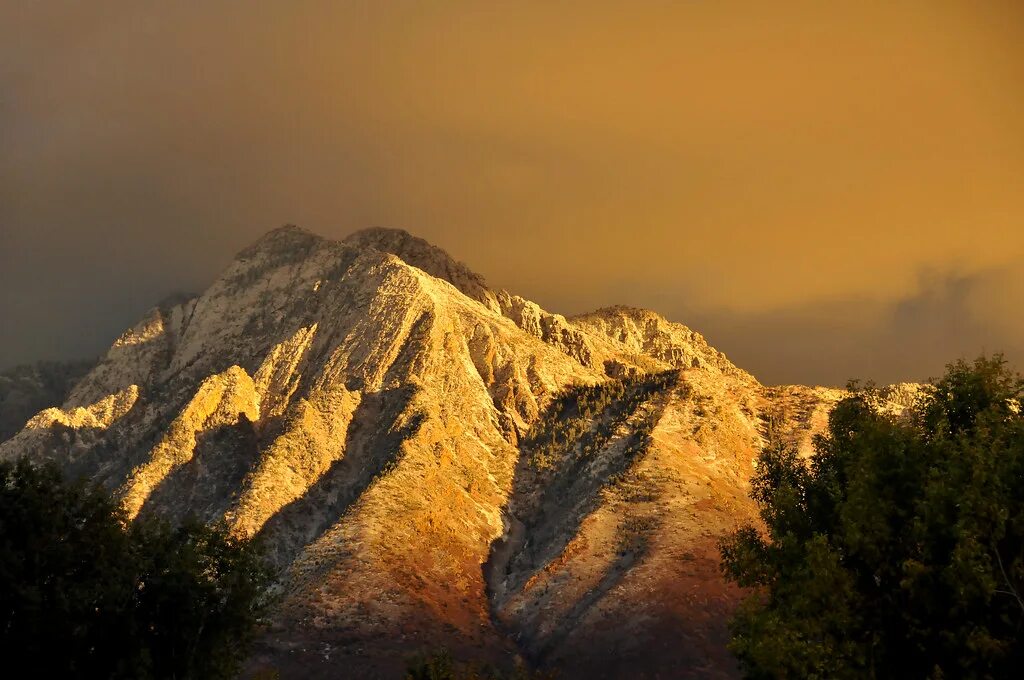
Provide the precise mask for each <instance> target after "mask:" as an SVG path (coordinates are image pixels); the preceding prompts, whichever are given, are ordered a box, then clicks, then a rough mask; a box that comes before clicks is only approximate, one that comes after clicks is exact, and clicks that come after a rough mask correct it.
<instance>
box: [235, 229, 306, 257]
mask: <svg viewBox="0 0 1024 680" xmlns="http://www.w3.org/2000/svg"><path fill="white" fill-rule="evenodd" d="M325 240H326V239H324V238H323V237H322V236H319V235H318V234H314V233H313V232H311V231H308V230H306V229H303V228H302V227H298V226H296V225H294V224H286V225H284V226H281V227H277V228H276V229H271V230H270V231H268V232H267V233H265V234H264V235H263V236H261V237H259V238H258V239H257V240H256V242H255V243H253V244H252V245H250V246H249V247H247V248H245V249H244V250H242V251H241V252H239V253H238V256H237V257H238V258H239V259H248V258H250V257H253V256H254V255H255V254H257V253H260V252H267V251H274V252H288V251H294V250H297V249H303V250H307V249H309V247H310V246H312V245H313V244H316V243H320V242H322V241H325Z"/></svg>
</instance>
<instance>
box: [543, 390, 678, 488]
mask: <svg viewBox="0 0 1024 680" xmlns="http://www.w3.org/2000/svg"><path fill="white" fill-rule="evenodd" d="M678 376H679V373H678V371H674V370H669V371H663V372H660V373H653V374H644V375H636V376H630V377H626V378H622V379H618V380H609V381H607V382H603V383H599V384H597V385H582V386H580V385H577V386H573V387H571V388H569V389H568V390H566V391H565V392H564V393H562V394H561V395H560V396H559V397H558V399H557V400H556V401H555V403H554V404H553V405H552V406H551V408H549V409H548V411H547V413H546V414H545V416H544V418H542V419H541V420H540V421H538V422H537V423H536V424H535V425H534V427H533V428H532V429H531V430H530V435H529V437H527V438H526V440H525V441H524V442H523V448H524V449H527V450H529V451H530V452H531V456H530V463H531V465H532V466H533V467H534V468H536V469H538V470H550V469H552V468H554V467H557V465H558V463H559V462H560V461H561V460H562V459H563V458H565V457H566V456H568V455H569V454H570V453H573V452H579V453H581V454H582V455H583V456H588V455H591V454H593V453H597V452H599V451H600V450H601V449H602V447H604V445H605V444H607V442H608V441H609V440H610V439H611V437H612V435H613V434H614V432H615V430H616V428H618V427H619V426H620V425H622V424H623V423H624V422H625V421H626V420H627V419H628V418H629V417H630V416H631V415H633V414H634V413H635V412H636V411H637V409H638V408H639V407H640V405H641V404H643V403H644V402H645V401H646V400H647V399H648V398H649V397H650V396H651V395H652V394H655V393H658V392H661V391H663V390H665V389H667V388H669V387H672V386H674V385H675V384H676V381H677V380H678ZM653 427H654V423H653V422H648V421H644V422H643V423H641V424H640V430H639V431H638V432H637V436H636V440H637V442H638V444H637V445H638V446H639V445H640V444H642V443H645V442H646V437H647V435H648V434H649V432H650V430H651V429H653Z"/></svg>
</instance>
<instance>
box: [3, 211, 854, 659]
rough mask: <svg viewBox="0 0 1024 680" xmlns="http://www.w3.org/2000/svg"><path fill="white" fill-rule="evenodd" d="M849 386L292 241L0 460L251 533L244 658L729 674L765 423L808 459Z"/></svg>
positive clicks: (283, 237) (632, 319) (154, 333)
mask: <svg viewBox="0 0 1024 680" xmlns="http://www.w3.org/2000/svg"><path fill="white" fill-rule="evenodd" d="M0 396H2V395H0ZM841 396H842V392H841V391H838V390H828V389H821V388H805V387H789V388H785V387H783V388H765V387H763V386H761V385H760V384H759V383H758V382H757V381H756V380H755V379H754V378H753V377H752V376H750V375H748V374H747V373H745V372H744V371H742V370H740V369H738V368H737V367H735V366H733V365H732V364H731V363H730V362H729V361H728V360H727V359H726V357H725V356H724V355H722V354H721V353H720V352H718V351H716V350H715V349H714V348H712V347H709V346H708V344H707V343H706V342H705V341H704V339H703V338H702V337H701V336H700V335H699V334H697V333H695V332H693V331H691V330H689V329H687V328H685V327H683V326H680V325H678V324H673V323H669V322H667V321H666V320H665V319H663V318H662V317H660V316H658V315H657V314H654V313H652V312H648V311H644V310H635V309H627V308H609V309H604V310H600V311H598V312H594V313H592V314H588V315H584V316H581V317H577V318H573V319H566V318H564V317H561V316H559V315H553V314H549V313H547V312H545V311H544V310H543V309H541V308H540V307H538V306H537V305H536V304H534V303H532V302H530V301H528V300H524V299H522V298H520V297H517V296H515V295H512V294H510V293H508V292H505V291H495V290H491V289H489V288H488V287H487V286H486V283H485V282H484V279H483V278H482V277H480V276H479V275H477V274H475V273H473V272H472V271H470V270H469V269H468V268H467V267H465V266H464V265H462V264H460V263H457V262H454V261H452V260H451V259H450V258H449V257H448V256H447V255H446V254H445V253H444V252H443V251H441V250H439V249H437V248H435V247H433V246H431V245H430V244H428V243H426V242H424V241H422V240H420V239H416V238H414V237H412V236H410V235H408V234H406V233H404V232H400V231H392V230H380V229H375V230H369V231H366V232H360V233H357V234H355V235H353V236H352V237H350V238H349V239H347V240H346V241H345V242H335V241H329V240H325V239H322V238H319V237H317V236H315V235H313V234H310V233H307V232H304V231H302V230H299V229H297V228H294V227H286V228H283V229H279V230H276V231H273V232H271V233H269V234H267V235H266V236H265V237H263V238H262V239H261V240H260V241H259V242H257V243H256V244H254V245H253V246H251V247H249V248H247V249H246V250H244V251H242V252H241V253H239V255H238V256H237V257H236V259H235V260H234V262H232V264H231V265H230V266H229V267H228V268H227V270H226V271H225V272H224V273H223V274H222V275H221V276H220V278H219V279H217V281H215V282H214V283H213V285H211V286H210V287H209V288H208V289H207V290H206V291H205V292H204V293H203V294H202V295H199V296H198V297H195V298H192V299H189V300H185V301H181V302H174V303H168V304H166V305H163V306H160V307H157V308H154V309H153V310H152V311H151V312H150V313H149V314H148V315H147V316H146V318H144V319H143V320H141V321H140V322H139V323H138V324H137V325H136V326H134V327H133V328H131V329H129V330H128V331H126V332H125V333H124V334H123V335H122V336H121V337H120V338H119V339H118V340H117V341H116V342H115V343H114V345H113V346H112V347H111V348H110V350H109V352H108V353H107V355H106V356H105V357H104V358H103V359H102V360H101V361H100V362H99V363H98V364H97V365H96V366H95V367H93V368H92V369H91V371H89V372H88V373H87V374H86V375H85V376H84V378H82V379H81V380H79V381H78V382H77V384H75V386H74V388H73V389H72V390H71V391H70V394H68V396H67V398H66V400H65V401H64V403H63V404H62V405H61V406H60V407H59V408H58V407H53V408H47V409H45V410H42V411H40V412H39V413H38V414H36V415H34V416H33V417H31V419H30V420H29V421H28V423H27V424H26V425H25V427H24V428H23V429H22V430H21V431H20V432H18V433H17V434H15V435H14V436H12V437H11V438H10V439H8V440H7V441H6V442H5V443H3V444H2V445H0V457H3V458H12V457H16V456H20V455H28V456H31V457H33V458H36V459H55V460H57V461H59V462H60V463H61V464H62V465H64V466H65V467H66V468H67V469H68V471H69V472H71V473H72V474H84V475H87V476H89V477H91V478H93V479H97V480H99V481H102V482H103V483H104V484H106V485H107V486H108V487H110V488H111V489H115V490H116V492H117V493H118V494H119V495H120V497H121V498H122V499H123V502H124V504H125V506H126V508H127V509H128V511H129V512H130V513H131V514H132V515H137V514H139V513H159V514H162V515H165V516H168V517H171V518H181V517H184V516H185V515H186V514H189V513H196V514H198V515H199V516H201V517H203V518H205V519H208V520H223V521H225V522H227V524H228V526H229V527H231V529H232V530H233V531H235V532H237V533H238V534H241V535H245V536H259V537H261V538H262V539H264V540H265V541H266V542H267V544H268V546H269V548H270V553H271V555H272V557H273V559H274V560H275V561H276V562H277V564H278V565H279V566H280V567H281V569H282V584H281V587H282V591H283V597H282V599H281V602H280V605H279V606H278V608H277V610H276V613H275V615H274V618H273V620H272V622H271V624H270V626H269V627H268V629H267V630H266V631H265V634H264V635H263V637H262V638H261V640H260V643H259V645H258V648H257V650H256V653H255V656H254V658H253V659H252V662H251V667H252V669H259V668H265V667H270V668H276V669H278V670H279V671H280V673H281V675H282V677H313V678H316V677H323V678H329V677H330V678H333V677H338V674H339V673H340V672H343V671H344V672H350V671H351V670H352V669H353V668H358V669H359V673H358V675H359V676H360V677H395V675H396V674H397V673H398V672H399V670H400V669H401V668H402V667H403V665H404V660H405V658H406V657H407V656H408V655H409V654H411V653H414V652H416V651H419V650H430V649H435V648H437V647H441V646H446V647H448V648H449V649H451V650H452V651H453V653H455V654H456V655H462V656H468V657H472V658H477V659H481V660H490V661H494V662H497V663H509V662H510V660H512V659H515V658H516V657H518V658H519V659H520V661H524V662H526V663H529V664H533V665H538V666H544V667H546V666H550V667H558V668H561V669H562V673H563V676H564V677H569V678H572V677H581V678H582V677H587V678H589V677H731V676H733V675H735V668H734V665H733V662H732V661H731V659H730V658H729V656H728V653H727V652H726V650H725V641H726V631H725V619H726V617H727V615H728V612H729V611H730V610H731V608H732V607H733V606H734V604H735V602H736V599H737V596H738V593H737V592H736V591H735V590H733V589H732V588H730V587H728V586H727V585H726V584H725V583H724V582H723V581H722V579H721V578H720V576H719V573H718V567H717V552H716V542H717V540H718V538H719V537H720V536H721V535H722V534H723V533H725V532H727V531H730V530H731V529H733V528H734V527H735V526H737V524H739V523H741V522H746V521H748V520H751V519H752V518H753V517H754V514H755V512H754V508H753V507H752V505H751V502H750V501H749V500H748V498H747V495H746V492H747V480H748V479H749V477H750V474H751V470H752V463H753V461H754V459H755V458H756V456H757V453H758V452H759V450H760V448H761V447H762V446H763V444H764V436H765V423H767V422H769V421H771V423H772V428H773V433H774V434H775V435H777V436H781V437H786V438H788V439H790V440H791V441H793V442H795V443H797V444H798V445H799V446H801V447H803V448H805V449H806V448H807V447H808V446H809V443H810V437H811V435H812V434H813V433H814V432H815V431H817V430H819V429H820V428H821V427H822V426H823V425H824V422H825V419H826V417H827V414H828V411H829V409H830V407H831V405H832V404H833V403H834V402H835V401H836V400H837V399H839V398H840V397H841ZM5 403H6V402H5ZM43 405H46V404H43Z"/></svg>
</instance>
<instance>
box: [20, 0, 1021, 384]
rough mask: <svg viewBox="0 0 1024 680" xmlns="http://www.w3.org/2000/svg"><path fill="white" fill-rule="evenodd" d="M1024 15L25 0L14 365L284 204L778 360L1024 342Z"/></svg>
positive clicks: (183, 269)
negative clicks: (638, 311) (385, 231)
mask: <svg viewBox="0 0 1024 680" xmlns="http://www.w3.org/2000/svg"><path fill="white" fill-rule="evenodd" d="M1021 18H1022V16H1021V9H1020V5H1019V3H996V2H993V3H974V2H970V3H968V2H963V3H944V4H942V5H941V6H939V5H938V4H936V3H929V2H920V3H916V2H911V3H900V4H899V5H898V6H897V5H892V4H891V3H858V4H857V5H856V6H851V7H850V8H846V9H841V8H839V7H837V6H826V5H824V4H822V3H802V2H792V3H785V4H773V5H772V6H771V7H769V6H767V5H765V4H764V3H754V2H750V3H705V4H699V5H698V4H692V3H662V2H656V1H652V2H649V3H613V2H589V3H585V4H574V3H511V4H505V3H479V2H474V3H468V2H467V3H436V4H432V3H420V2H404V1H402V0H395V2H388V3H379V2H347V3H336V2H326V1H316V0H296V1H293V2H272V1H270V0H252V1H250V2H241V1H237V0H210V1H209V2H204V3H174V4H171V3H164V4H158V3H138V2H127V1H124V0H116V1H110V0H106V1H103V0H101V1H98V2H88V3H86V2H75V1H72V0H50V1H48V2H27V1H26V2H10V3H3V5H2V6H0V319H2V320H3V323H2V324H0V366H8V365H11V364H14V363H18V362H23V361H30V360H35V359H38V358H44V357H62V356H75V355H83V354H92V353H96V352H99V351H101V350H102V349H103V347H104V346H105V345H106V344H108V343H109V342H110V340H111V339H112V338H113V337H116V335H117V334H118V333H119V331H120V330H121V329H122V328H123V327H125V326H127V325H130V324H131V323H132V322H133V321H134V320H135V319H136V318H137V317H138V316H139V315H140V314H141V313H143V312H144V310H145V309H146V308H148V307H149V306H150V305H151V304H153V303H154V302H155V301H157V300H159V299H161V298H163V297H164V296H166V295H167V294H169V293H171V292H174V291H178V290H201V289H202V288H203V287H204V286H205V285H207V284H208V282H209V281H210V280H211V279H212V278H213V277H214V276H215V275H216V273H217V271H218V270H219V269H220V268H221V267H223V266H224V265H225V264H226V263H227V262H228V260H229V259H230V257H231V254H232V253H233V252H235V251H237V250H239V249H241V248H242V247H243V246H244V245H246V244H247V243H248V242H250V241H252V240H253V239H255V238H256V237H258V235H259V234H260V233H262V232H264V231H266V230H268V229H270V228H273V227H275V226H278V225H280V224H284V223H298V224H301V225H302V226H305V227H307V228H309V229H312V230H314V231H318V232H320V233H322V234H324V235H326V236H332V237H341V236H344V235H345V234H346V233H348V232H350V231H352V230H354V229H357V228H361V227H366V226H372V225H387V226H399V227H403V228H406V229H408V230H410V231H413V232H415V233H417V234H419V235H421V236H423V237H425V238H427V239H428V240H431V241H433V242H435V243H437V244H438V245H441V246H443V247H445V248H447V249H449V250H450V251H451V252H452V253H453V254H454V255H455V256H457V257H458V258H460V259H462V260H465V261H466V262H468V263H469V264H470V265H471V266H473V267H474V268H475V269H477V270H478V271H480V272H482V273H483V274H485V275H486V276H487V277H488V279H489V280H490V281H491V282H492V283H493V284H495V285H498V286H503V287H507V288H509V289H511V290H514V291H516V292H519V293H521V294H523V295H526V296H528V297H531V298H533V299H536V300H537V301H538V302H540V303H541V304H543V305H545V306H547V307H549V308H552V309H554V310H555V311H561V312H564V313H576V312H582V311H585V310H587V309H591V308H594V307H598V306H601V305H604V304H610V303H612V302H622V303H628V304H633V305H637V306H646V307H651V308H654V309H658V310H660V311H663V312H664V313H666V314H667V315H669V316H670V317H672V318H674V319H676V320H679V321H683V322H685V323H688V324H689V325H691V326H693V327H695V328H697V329H698V330H701V331H702V332H704V333H705V334H706V335H708V337H709V339H711V340H712V341H713V342H717V343H718V344H720V345H722V346H723V349H725V350H726V351H727V352H729V353H730V355H731V356H732V357H733V359H734V360H736V361H737V362H738V363H739V364H741V365H743V366H745V367H747V368H749V369H751V370H752V371H754V372H755V373H757V374H758V375H761V376H763V377H765V378H766V379H768V380H771V381H776V382H778V381H797V380H799V381H804V382H836V381H840V382H841V381H842V380H845V378H847V377H850V376H861V377H873V378H877V379H879V380H893V379H899V378H908V379H910V378H917V377H921V375H922V371H923V372H924V373H925V374H933V373H936V372H938V370H940V368H941V363H942V362H943V361H944V360H946V359H947V358H949V357H950V355H951V354H959V353H967V354H970V353H974V352H976V351H979V350H981V349H982V348H987V349H990V350H996V349H1005V350H1006V351H1007V352H1010V353H1015V352H1019V348H1020V347H1021V341H1020V338H1021V329H1020V325H1019V321H1018V319H1019V318H1020V314H1019V308H1020V307H1019V305H1017V306H1016V307H1015V306H1014V305H1013V304H1006V303H1004V301H1005V299H1007V293H1006V291H1007V290H1017V289H1019V287H1018V288H1014V285H1013V284H1014V277H1018V278H1019V276H1018V275H1019V274H1020V263H1021V262H1022V261H1024V229H1022V221H1024V220H1022V217H1024V194H1022V192H1021V191H1020V187H1021V178H1022V177H1024V118H1022V117H1021V116H1020V115H1019V114H1020V110H1021V108H1022V105H1024V90H1022V89H1021V88H1020V87H1019V83H1020V82H1022V81H1024V48H1022V45H1024V40H1022V38H1024V35H1022V31H1024V29H1022V26H1024V24H1022V22H1021ZM921 271H940V272H947V271H953V272H959V273H958V274H957V275H956V276H952V277H948V276H938V277H935V276H933V277H932V278H927V277H926V278H925V279H922V278H920V276H919V272H921ZM998 272H1004V273H1003V274H999V273H998ZM1005 272H1010V273H1005ZM1000 277H1001V278H1000ZM997 279H998V280H999V281H1001V282H1002V283H1000V284H999V285H997V284H996V283H993V281H995V280H997ZM1010 297H1012V296H1010ZM1016 299H1017V300H1019V297H1018V298H1016ZM851 301H852V302H851Z"/></svg>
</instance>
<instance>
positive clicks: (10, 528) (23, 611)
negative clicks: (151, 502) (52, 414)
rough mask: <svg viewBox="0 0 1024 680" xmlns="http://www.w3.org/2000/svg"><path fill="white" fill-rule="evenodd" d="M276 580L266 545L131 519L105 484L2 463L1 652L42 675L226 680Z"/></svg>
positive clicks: (192, 526)
mask: <svg viewBox="0 0 1024 680" xmlns="http://www.w3.org/2000/svg"><path fill="white" fill-rule="evenodd" d="M268 580H269V572H268V570H267V568H266V567H265V566H264V563H263V561H262V557H261V554H260V550H259V548H258V546H257V545H255V544H252V543H250V542H247V541H243V540H238V539H236V538H233V537H232V536H230V535H229V534H228V533H227V532H226V531H224V530H223V529H221V528H217V527H211V526H207V525H205V524H202V523H200V522H197V521H187V522H185V523H184V524H183V525H181V526H171V525H169V524H166V523H164V522H161V521H159V520H156V519H153V518H140V519H137V520H136V521H135V522H133V523H132V524H130V525H129V524H127V523H126V518H125V515H124V513H123V512H122V510H121V508H120V505H119V504H118V503H117V501H116V500H115V499H113V498H112V497H111V496H110V495H109V494H108V493H107V492H106V491H105V490H104V489H102V488H101V487H98V486H95V485H90V484H87V483H85V482H67V481H65V480H64V479H63V478H62V477H61V474H60V472H59V470H58V469H57V468H55V467H53V466H40V467H36V466H33V465H31V464H30V463H28V462H27V461H25V460H21V461H18V462H16V463H0V657H2V658H3V660H4V664H5V665H6V666H7V667H9V668H21V669H25V672H26V674H30V675H31V676H32V677H68V678H70V677H102V678H226V677H233V676H234V674H235V673H236V672H237V669H238V666H239V663H240V661H241V659H242V655H243V654H244V652H245V645H244V642H246V640H247V639H248V637H249V635H250V633H251V631H252V629H253V626H254V624H255V623H256V621H257V619H258V617H259V615H260V612H261V609H262V602H263V593H264V592H265V589H266V586H267V583H268Z"/></svg>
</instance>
